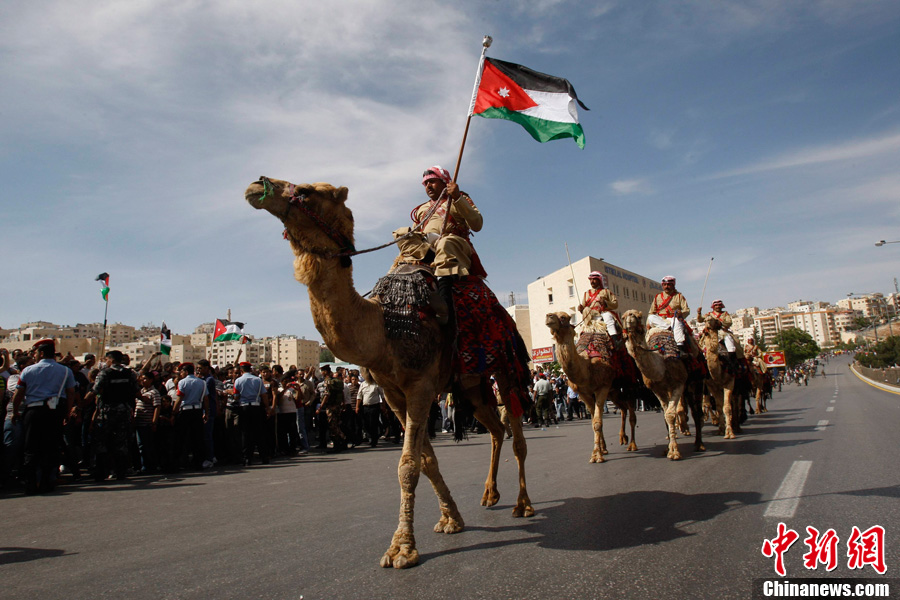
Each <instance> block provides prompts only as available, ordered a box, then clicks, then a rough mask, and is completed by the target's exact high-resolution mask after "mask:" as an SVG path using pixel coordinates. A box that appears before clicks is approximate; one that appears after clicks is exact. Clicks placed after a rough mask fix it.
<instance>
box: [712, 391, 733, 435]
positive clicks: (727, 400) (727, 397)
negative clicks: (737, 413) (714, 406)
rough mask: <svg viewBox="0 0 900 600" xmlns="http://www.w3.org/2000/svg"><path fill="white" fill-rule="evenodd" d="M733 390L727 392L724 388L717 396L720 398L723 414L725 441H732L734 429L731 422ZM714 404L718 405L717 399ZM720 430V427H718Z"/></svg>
mask: <svg viewBox="0 0 900 600" xmlns="http://www.w3.org/2000/svg"><path fill="white" fill-rule="evenodd" d="M733 392H734V390H729V389H728V388H725V389H724V390H722V391H721V392H719V394H720V395H721V396H722V408H723V409H724V412H725V419H724V426H725V439H726V440H733V439H734V429H733V427H732V420H733V419H734V406H733V402H732V396H733V395H734V393H733ZM716 403H718V398H717V399H716ZM719 428H720V430H721V428H722V426H721V425H720V427H719Z"/></svg>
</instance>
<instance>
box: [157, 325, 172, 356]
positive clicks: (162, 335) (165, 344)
mask: <svg viewBox="0 0 900 600" xmlns="http://www.w3.org/2000/svg"><path fill="white" fill-rule="evenodd" d="M159 351H160V352H162V353H163V354H165V355H166V356H169V355H170V354H171V353H172V332H171V331H170V330H169V328H168V327H166V322H165V321H163V323H162V327H161V328H160V330H159Z"/></svg>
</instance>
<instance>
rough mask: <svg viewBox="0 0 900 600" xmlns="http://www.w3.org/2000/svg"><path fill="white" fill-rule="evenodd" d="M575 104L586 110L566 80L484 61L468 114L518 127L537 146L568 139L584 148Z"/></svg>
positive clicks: (496, 62) (525, 68)
mask: <svg viewBox="0 0 900 600" xmlns="http://www.w3.org/2000/svg"><path fill="white" fill-rule="evenodd" d="M576 102H577V103H578V105H579V106H581V108H583V109H584V110H588V107H587V106H585V105H584V104H582V103H581V100H579V99H578V96H577V95H576V94H575V88H573V87H572V84H571V83H569V81H568V80H567V79H563V78H562V77H554V76H552V75H547V74H545V73H538V72H537V71H533V70H531V69H529V68H528V67H523V66H522V65H517V64H515V63H511V62H506V61H503V60H497V59H496V58H485V59H484V68H483V69H482V71H481V81H480V82H479V84H478V93H477V95H476V97H475V101H474V103H473V108H472V111H471V113H472V114H473V115H478V116H479V117H485V118H486V119H506V120H509V121H513V122H515V123H518V124H519V125H521V126H522V127H524V128H525V130H526V131H527V132H528V133H530V134H531V137H533V138H534V139H536V140H537V141H539V142H549V141H550V140H558V139H560V138H566V137H571V138H575V143H577V144H578V147H579V148H584V130H583V129H582V128H581V125H579V124H578V107H577V106H575V103H576Z"/></svg>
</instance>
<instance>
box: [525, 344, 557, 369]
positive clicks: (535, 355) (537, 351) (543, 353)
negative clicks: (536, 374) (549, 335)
mask: <svg viewBox="0 0 900 600" xmlns="http://www.w3.org/2000/svg"><path fill="white" fill-rule="evenodd" d="M554 360H556V358H555V357H554V356H553V346H548V347H546V348H532V349H531V362H533V363H534V364H536V365H537V364H541V363H549V362H553V361H554Z"/></svg>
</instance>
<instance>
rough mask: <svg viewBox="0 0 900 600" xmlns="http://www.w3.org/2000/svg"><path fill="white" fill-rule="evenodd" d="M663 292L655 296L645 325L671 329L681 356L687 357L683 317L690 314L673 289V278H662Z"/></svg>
mask: <svg viewBox="0 0 900 600" xmlns="http://www.w3.org/2000/svg"><path fill="white" fill-rule="evenodd" d="M661 283H662V288H663V291H661V292H660V293H658V294H656V296H655V297H654V298H653V303H652V304H651V305H650V313H649V314H648V315H647V324H648V325H649V326H650V327H657V328H659V329H671V330H672V333H673V335H674V337H675V343H676V344H678V349H679V350H680V351H681V353H682V355H684V356H687V354H688V349H687V346H686V345H685V344H686V342H687V338H686V332H687V328H686V326H685V324H684V317H685V315H689V314H690V312H691V311H690V309H689V308H688V303H687V300H685V298H684V296H683V295H682V294H681V292H679V291H678V290H676V289H675V278H674V277H672V276H671V275H666V276H665V277H663V278H662V281H661Z"/></svg>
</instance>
